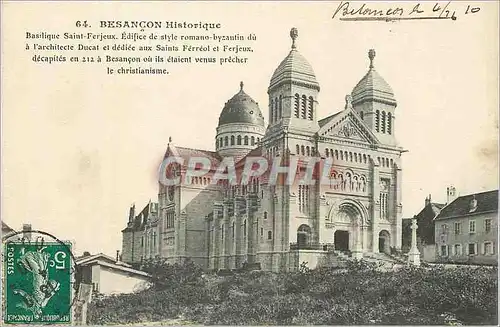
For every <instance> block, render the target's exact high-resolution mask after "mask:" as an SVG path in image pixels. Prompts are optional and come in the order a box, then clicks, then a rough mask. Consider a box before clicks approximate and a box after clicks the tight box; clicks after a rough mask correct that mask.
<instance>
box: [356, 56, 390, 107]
mask: <svg viewBox="0 0 500 327" xmlns="http://www.w3.org/2000/svg"><path fill="white" fill-rule="evenodd" d="M368 57H369V58H370V69H369V70H368V72H367V73H366V75H365V76H364V77H363V78H362V79H361V80H360V81H359V82H358V84H357V85H356V86H355V87H354V89H353V90H352V93H351V95H352V103H353V104H358V103H362V102H365V101H379V102H382V103H387V104H390V105H396V98H395V97H394V91H393V90H392V88H391V86H390V85H389V84H388V83H387V82H386V81H385V80H384V79H383V78H382V76H380V74H379V73H378V72H377V71H376V70H375V67H374V65H373V59H375V50H373V49H371V50H370V51H369V52H368Z"/></svg>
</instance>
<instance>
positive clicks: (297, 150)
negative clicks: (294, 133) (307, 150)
mask: <svg viewBox="0 0 500 327" xmlns="http://www.w3.org/2000/svg"><path fill="white" fill-rule="evenodd" d="M295 148H296V149H295V150H296V152H297V154H300V146H299V145H298V144H297V145H296V146H295Z"/></svg>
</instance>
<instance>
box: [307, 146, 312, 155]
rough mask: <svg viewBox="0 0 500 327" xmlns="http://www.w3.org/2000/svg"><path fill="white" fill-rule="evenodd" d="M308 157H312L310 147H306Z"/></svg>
mask: <svg viewBox="0 0 500 327" xmlns="http://www.w3.org/2000/svg"><path fill="white" fill-rule="evenodd" d="M306 155H307V156H310V155H311V149H309V147H308V146H306Z"/></svg>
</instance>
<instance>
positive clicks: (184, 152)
mask: <svg viewBox="0 0 500 327" xmlns="http://www.w3.org/2000/svg"><path fill="white" fill-rule="evenodd" d="M175 149H176V150H177V154H178V155H179V156H180V157H181V158H183V159H184V162H183V166H184V167H187V165H188V163H189V159H190V158H193V157H202V158H208V159H209V160H210V164H211V167H217V166H218V165H219V163H220V161H221V159H222V158H221V157H220V155H219V154H218V153H217V152H215V151H208V150H200V149H193V148H185V147H181V146H176V147H175Z"/></svg>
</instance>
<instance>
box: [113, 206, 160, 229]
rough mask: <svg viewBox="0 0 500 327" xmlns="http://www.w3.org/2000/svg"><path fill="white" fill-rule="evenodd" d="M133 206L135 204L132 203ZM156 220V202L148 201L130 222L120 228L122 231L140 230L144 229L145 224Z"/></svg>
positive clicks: (153, 222)
mask: <svg viewBox="0 0 500 327" xmlns="http://www.w3.org/2000/svg"><path fill="white" fill-rule="evenodd" d="M134 207H135V205H134ZM157 222H158V203H154V202H149V203H148V204H147V205H146V206H145V207H144V209H142V211H141V212H140V213H139V214H138V215H137V216H135V217H134V218H133V220H132V224H130V223H129V225H128V226H127V227H126V228H125V229H123V230H122V232H128V231H142V230H144V229H145V227H146V224H147V223H150V224H153V225H154V224H155V223H157Z"/></svg>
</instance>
